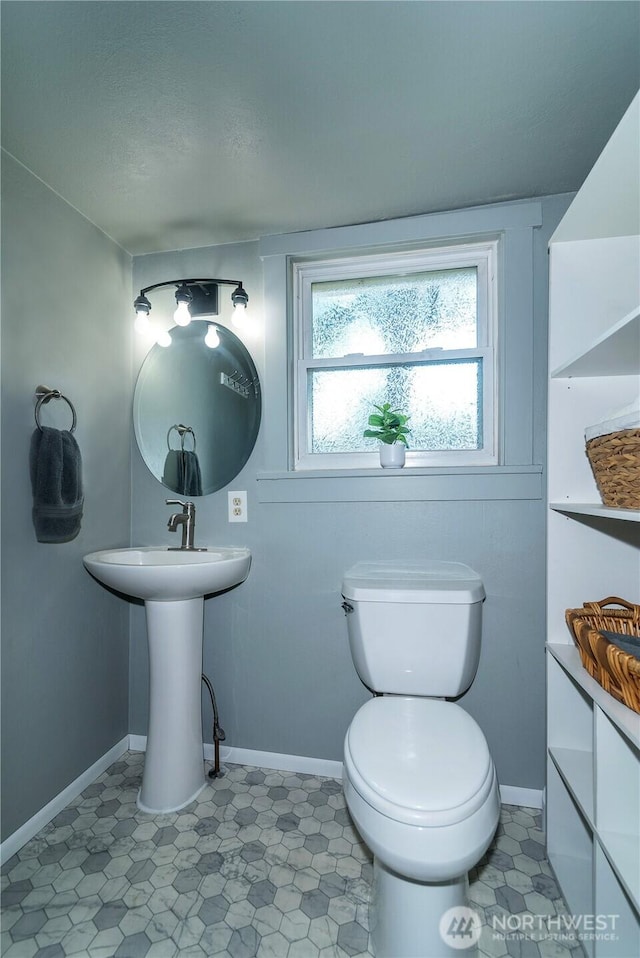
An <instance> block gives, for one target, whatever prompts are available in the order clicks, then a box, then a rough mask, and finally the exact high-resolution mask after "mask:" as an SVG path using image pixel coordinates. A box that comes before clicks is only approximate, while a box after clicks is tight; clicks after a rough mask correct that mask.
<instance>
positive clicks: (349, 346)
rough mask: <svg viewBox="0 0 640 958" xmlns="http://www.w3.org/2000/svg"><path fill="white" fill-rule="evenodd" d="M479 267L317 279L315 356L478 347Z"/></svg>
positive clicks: (313, 288)
mask: <svg viewBox="0 0 640 958" xmlns="http://www.w3.org/2000/svg"><path fill="white" fill-rule="evenodd" d="M477 285H478V284H477V269H476V267H475V266H470V267H464V268H461V269H447V270H429V271H425V272H421V273H411V274H409V275H407V276H373V277H365V278H362V279H347V280H339V281H335V282H327V283H312V284H311V298H312V314H313V356H314V358H323V359H324V358H329V357H331V356H335V357H337V356H346V355H347V354H348V353H365V354H367V355H369V356H375V355H385V354H390V353H412V352H420V351H421V350H423V349H434V348H437V347H440V348H442V349H475V348H476V346H477V345H478V335H477V322H476V315H477V299H478V295H477Z"/></svg>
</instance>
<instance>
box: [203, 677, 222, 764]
mask: <svg viewBox="0 0 640 958" xmlns="http://www.w3.org/2000/svg"><path fill="white" fill-rule="evenodd" d="M202 681H203V682H204V684H205V685H206V686H207V688H208V689H209V696H210V698H211V708H212V709H213V768H211V769H209V778H222V776H223V775H224V772H221V771H220V742H224V740H225V734H224V729H223V728H221V726H220V721H219V719H218V706H217V705H216V696H215V692H214V691H213V685H212V684H211V681H210V680H209V678H208V676H206V675H205V674H204V672H203V673H202Z"/></svg>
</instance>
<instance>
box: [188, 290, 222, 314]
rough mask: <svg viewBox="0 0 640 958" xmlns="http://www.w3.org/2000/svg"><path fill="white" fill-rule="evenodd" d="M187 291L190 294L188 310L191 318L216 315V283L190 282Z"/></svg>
mask: <svg viewBox="0 0 640 958" xmlns="http://www.w3.org/2000/svg"><path fill="white" fill-rule="evenodd" d="M189 292H190V293H191V296H192V299H191V302H190V303H189V312H190V313H191V318H192V319H200V318H201V317H202V316H217V315H218V284H217V283H193V284H191V283H190V284H189Z"/></svg>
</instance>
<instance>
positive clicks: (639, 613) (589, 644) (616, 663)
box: [565, 596, 640, 712]
mask: <svg viewBox="0 0 640 958" xmlns="http://www.w3.org/2000/svg"><path fill="white" fill-rule="evenodd" d="M611 605H617V606H623V608H622V609H610V608H607V606H611ZM565 617H566V620H567V625H568V626H569V631H570V632H571V633H572V635H573V637H574V639H575V643H576V645H577V647H578V651H579V653H580V658H581V660H582V664H583V665H584V667H585V669H586V670H587V672H588V673H589V675H591V676H592V677H593V678H594V679H595V680H596V682H598V684H599V685H601V686H602V688H603V689H604V690H605V691H606V692H609V694H610V695H612V696H613V697H614V698H616V699H618V701H619V702H623V703H624V704H625V705H626V706H628V708H630V709H633V711H634V712H640V659H637V658H636V657H635V656H634V655H629V653H627V652H623V651H622V649H619V648H617V647H616V646H615V645H614V644H613V643H612V642H610V641H609V639H607V638H606V636H604V635H601V632H616V633H617V634H618V635H620V636H625V635H627V636H629V635H632V636H636V637H640V605H632V604H631V603H630V602H625V600H624V599H618V598H616V597H615V596H609V598H607V599H602V601H601V602H585V604H584V605H583V607H582V608H581V609H567V611H566V613H565Z"/></svg>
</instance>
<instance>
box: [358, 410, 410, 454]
mask: <svg viewBox="0 0 640 958" xmlns="http://www.w3.org/2000/svg"><path fill="white" fill-rule="evenodd" d="M374 406H375V408H376V409H377V410H378V412H374V413H371V415H370V416H369V425H370V426H374V427H375V428H374V429H365V431H364V432H363V434H362V435H363V436H364V437H365V438H366V439H377V440H378V441H379V442H384V443H387V444H388V445H392V443H394V442H403V443H404V444H405V446H406V447H407V449H408V448H409V443H408V442H407V433H410V432H411V430H410V429H408V428H407V425H406V423H407V422H408V421H409V416H405V415H404V414H403V413H401V412H398V411H397V410H393V409H392V408H391V405H390V404H389V403H388V402H385V403H383V404H382V406H379V405H378V404H377V403H374Z"/></svg>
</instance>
